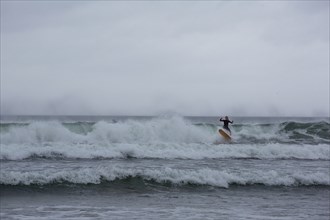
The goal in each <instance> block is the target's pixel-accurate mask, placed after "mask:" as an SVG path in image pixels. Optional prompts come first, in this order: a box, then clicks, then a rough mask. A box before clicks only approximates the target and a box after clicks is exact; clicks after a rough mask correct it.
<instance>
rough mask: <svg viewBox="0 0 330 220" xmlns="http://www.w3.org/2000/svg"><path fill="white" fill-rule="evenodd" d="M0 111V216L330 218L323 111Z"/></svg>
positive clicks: (329, 148)
mask: <svg viewBox="0 0 330 220" xmlns="http://www.w3.org/2000/svg"><path fill="white" fill-rule="evenodd" d="M232 119H233V120H234V124H233V125H232V126H231V129H232V136H233V140H232V141H231V142H226V141H225V140H223V139H222V138H221V137H220V135H219V134H218V132H217V130H218V129H219V128H220V127H221V126H222V124H221V123H220V122H219V121H218V120H219V118H216V117H181V116H177V115H164V116H159V117H112V116H10V117H9V116H6V117H4V116H1V123H0V138H1V139H0V140H1V143H0V163H1V169H0V187H1V189H0V193H1V194H0V196H1V197H0V218H1V219H309V220H311V219H315V220H322V219H324V220H328V219H329V218H330V209H329V207H330V191H329V190H330V124H329V118H265V117H259V118H258V117H253V118H252V117H245V118H244V117H233V118H232Z"/></svg>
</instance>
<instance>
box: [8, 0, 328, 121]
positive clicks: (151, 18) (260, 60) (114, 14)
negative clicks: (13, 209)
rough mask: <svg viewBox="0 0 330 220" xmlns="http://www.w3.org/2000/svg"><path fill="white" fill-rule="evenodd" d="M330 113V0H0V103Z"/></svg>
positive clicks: (12, 109)
mask: <svg viewBox="0 0 330 220" xmlns="http://www.w3.org/2000/svg"><path fill="white" fill-rule="evenodd" d="M168 111H171V112H177V113H179V114H183V115H234V116H235V115H236V116H327V115H329V1H249V2H245V1H219V2H217V1H206V2H205V1H191V2H189V1H156V2H151V1H136V2H135V1H124V2H119V1H81V2H79V1H72V2H66V1H49V2H41V1H1V114H61V115H65V114H87V115H88V114H103V115H154V114H160V113H164V112H168Z"/></svg>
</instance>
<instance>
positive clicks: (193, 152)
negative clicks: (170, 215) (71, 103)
mask: <svg viewBox="0 0 330 220" xmlns="http://www.w3.org/2000/svg"><path fill="white" fill-rule="evenodd" d="M30 157H47V158H56V157H62V158H78V159H93V158H126V157H134V158H159V159H175V158H177V159H180V158H181V159H217V158H219V159H221V158H242V159H244V158H246V159H248V158H256V159H308V160H318V159H322V160H330V148H329V146H328V145H326V144H319V145H287V144H267V145H246V144H235V145H233V144H221V145H214V144H198V143H195V144H179V143H152V144H123V143H109V144H86V143H76V144H70V145H69V144H67V143H44V144H40V145H36V144H34V145H28V144H11V145H2V144H1V151H0V159H2V160H23V159H27V158H30Z"/></svg>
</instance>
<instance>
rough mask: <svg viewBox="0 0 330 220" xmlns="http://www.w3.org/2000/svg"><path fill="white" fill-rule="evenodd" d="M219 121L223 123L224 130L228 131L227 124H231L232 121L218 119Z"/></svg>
mask: <svg viewBox="0 0 330 220" xmlns="http://www.w3.org/2000/svg"><path fill="white" fill-rule="evenodd" d="M220 121H222V122H223V128H224V129H226V130H228V131H230V129H229V127H228V125H229V123H231V124H232V123H233V122H234V121H229V120H226V119H222V118H220Z"/></svg>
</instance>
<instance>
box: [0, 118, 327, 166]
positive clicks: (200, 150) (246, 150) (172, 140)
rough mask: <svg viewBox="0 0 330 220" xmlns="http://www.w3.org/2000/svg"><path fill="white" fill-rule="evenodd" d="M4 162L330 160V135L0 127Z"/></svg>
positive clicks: (297, 127)
mask: <svg viewBox="0 0 330 220" xmlns="http://www.w3.org/2000/svg"><path fill="white" fill-rule="evenodd" d="M0 128H1V130H0V140H1V143H0V147H1V151H0V159H1V160H23V159H31V158H77V159H95V158H108V159H111V158H161V159H172V158H182V159H205V158H211V159H212V158H256V159H310V160H314V159H322V160H329V159H330V149H329V147H328V146H329V143H330V137H329V135H330V129H329V123H327V122H325V121H321V122H313V123H301V122H282V123H277V124H276V123H274V124H256V125H251V124H238V125H235V126H233V142H232V143H231V144H227V143H224V142H223V141H222V140H221V138H220V136H219V135H218V133H217V129H218V126H217V125H216V124H193V123H192V122H190V121H188V120H185V119H184V118H182V117H170V118H154V119H151V120H143V121H137V120H127V121H122V122H113V121H111V122H105V121H100V122H72V123H60V122H58V121H39V122H31V123H27V124H24V123H23V124H22V123H9V124H4V123H2V124H1V127H0Z"/></svg>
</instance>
